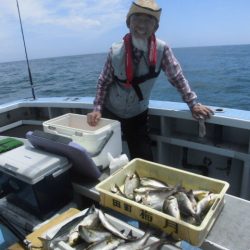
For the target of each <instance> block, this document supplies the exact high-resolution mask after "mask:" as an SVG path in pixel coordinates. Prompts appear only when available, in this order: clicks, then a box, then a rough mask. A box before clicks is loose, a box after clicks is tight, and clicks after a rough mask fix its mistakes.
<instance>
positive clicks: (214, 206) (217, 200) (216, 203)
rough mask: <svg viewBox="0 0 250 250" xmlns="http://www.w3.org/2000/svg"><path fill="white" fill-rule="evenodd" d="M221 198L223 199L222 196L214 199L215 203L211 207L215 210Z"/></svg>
mask: <svg viewBox="0 0 250 250" xmlns="http://www.w3.org/2000/svg"><path fill="white" fill-rule="evenodd" d="M220 200H221V198H217V199H216V200H215V201H214V203H213V205H212V207H211V210H215V209H216V207H217V205H218V204H219V202H220Z"/></svg>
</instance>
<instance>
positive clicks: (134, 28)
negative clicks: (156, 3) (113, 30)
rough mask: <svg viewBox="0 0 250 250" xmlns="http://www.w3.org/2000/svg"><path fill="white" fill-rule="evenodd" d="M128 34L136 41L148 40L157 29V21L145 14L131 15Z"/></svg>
mask: <svg viewBox="0 0 250 250" xmlns="http://www.w3.org/2000/svg"><path fill="white" fill-rule="evenodd" d="M129 29H130V33H131V34H132V36H134V37H135V38H138V39H148V38H149V37H150V36H151V35H152V34H153V33H154V32H155V31H156V29H157V21H156V19H155V18H154V17H153V16H150V15H147V14H133V15H132V16H131V17H130V24H129Z"/></svg>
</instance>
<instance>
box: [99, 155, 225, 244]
mask: <svg viewBox="0 0 250 250" xmlns="http://www.w3.org/2000/svg"><path fill="white" fill-rule="evenodd" d="M228 188H229V184H228V183H227V182H224V181H221V180H218V179H213V178H208V177H204V176H201V175H198V174H194V173H191V172H187V171H183V170H180V169H177V168H173V167H168V166H165V165H161V164H157V163H154V162H150V161H145V160H142V159H134V160H132V161H130V162H129V163H128V164H127V165H125V166H124V167H123V168H121V169H119V170H118V171H117V172H115V173H114V174H113V175H111V176H110V177H108V178H107V179H106V180H104V181H102V182H100V183H99V184H98V185H97V186H96V189H97V191H99V193H100V203H101V205H103V206H105V207H109V208H111V209H113V210H115V211H117V212H120V213H122V214H125V215H127V216H130V217H132V218H134V219H136V220H138V221H141V222H143V223H145V224H147V225H150V226H153V227H156V228H158V229H160V230H162V231H164V232H165V233H166V234H168V235H171V236H172V237H173V238H175V239H181V240H186V241H188V242H189V243H191V244H192V245H195V246H199V245H201V244H202V242H203V241H204V239H205V237H206V235H207V234H208V232H209V230H210V229H211V227H212V226H213V224H214V222H215V220H216V218H217V217H218V216H219V213H220V211H221V209H222V208H223V205H224V195H225V193H226V191H227V189H228Z"/></svg>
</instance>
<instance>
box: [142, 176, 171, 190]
mask: <svg viewBox="0 0 250 250" xmlns="http://www.w3.org/2000/svg"><path fill="white" fill-rule="evenodd" d="M140 185H141V186H144V187H145V186H147V187H153V188H167V187H168V185H167V184H166V183H164V182H161V181H159V180H156V179H153V178H148V177H141V178H140Z"/></svg>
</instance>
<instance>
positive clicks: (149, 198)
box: [142, 185, 179, 211]
mask: <svg viewBox="0 0 250 250" xmlns="http://www.w3.org/2000/svg"><path fill="white" fill-rule="evenodd" d="M178 188H179V185H176V186H175V187H172V189H170V190H168V191H166V190H165V189H164V188H163V189H158V190H152V191H148V192H147V194H146V195H145V196H144V197H142V204H143V205H146V206H150V207H152V208H154V209H157V210H159V211H162V207H163V203H164V200H165V199H166V198H167V197H169V196H171V195H173V194H175V193H176V192H177V191H178Z"/></svg>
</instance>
